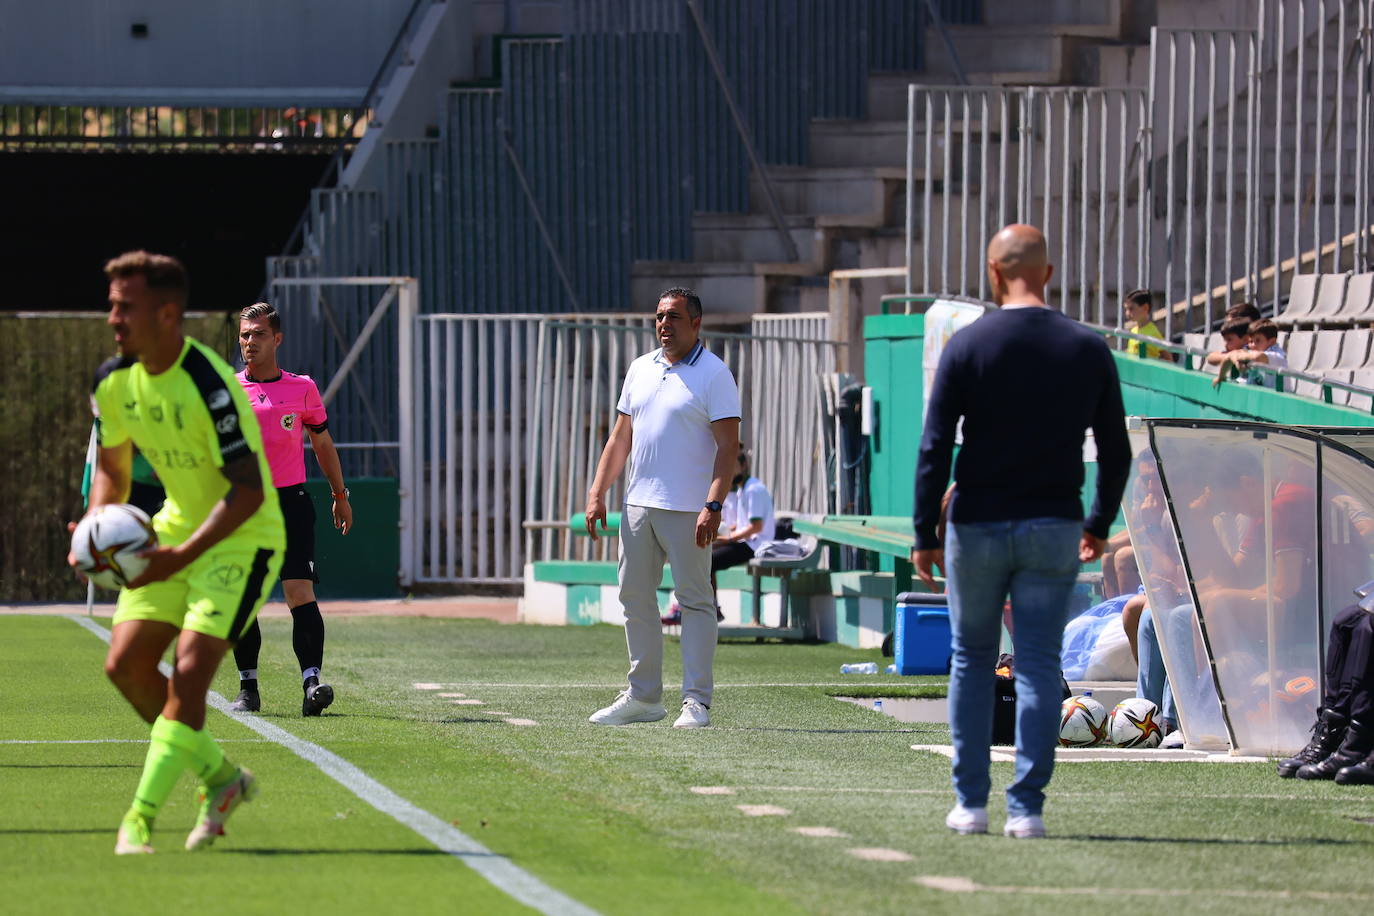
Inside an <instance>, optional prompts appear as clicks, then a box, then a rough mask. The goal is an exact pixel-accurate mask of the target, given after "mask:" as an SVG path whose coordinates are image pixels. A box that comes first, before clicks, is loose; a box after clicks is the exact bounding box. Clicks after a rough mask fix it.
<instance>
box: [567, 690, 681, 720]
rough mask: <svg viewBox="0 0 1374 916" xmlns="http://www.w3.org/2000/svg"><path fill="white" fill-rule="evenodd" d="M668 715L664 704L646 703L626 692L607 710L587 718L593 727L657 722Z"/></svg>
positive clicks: (599, 710) (600, 710)
mask: <svg viewBox="0 0 1374 916" xmlns="http://www.w3.org/2000/svg"><path fill="white" fill-rule="evenodd" d="M666 715H668V712H667V710H665V709H664V708H663V704H662V703H645V702H644V701H642V700H636V699H635V698H634V697H632V696H630V691H628V690H626V691H625V692H623V693H621V694H620V696H618V697H616V699H615V702H614V703H612V704H611V705H610V706H607V707H606V708H605V709H598V710H597V711H596V712H594V713H592V714H591V715H590V716H588V717H587V721H588V722H590V723H592V724H593V725H630V724H631V723H634V722H657V721H658V720H659V719H662V718H663V717H664V716H666Z"/></svg>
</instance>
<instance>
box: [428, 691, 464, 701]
mask: <svg viewBox="0 0 1374 916" xmlns="http://www.w3.org/2000/svg"><path fill="white" fill-rule="evenodd" d="M435 696H436V697H443V698H444V699H449V700H451V699H453V698H454V697H465V696H467V694H466V693H436V694H435Z"/></svg>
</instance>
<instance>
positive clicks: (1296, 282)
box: [1274, 274, 1317, 327]
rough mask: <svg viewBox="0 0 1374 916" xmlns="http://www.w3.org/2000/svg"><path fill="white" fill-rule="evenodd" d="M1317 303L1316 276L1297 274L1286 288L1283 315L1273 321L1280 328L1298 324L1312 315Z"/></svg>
mask: <svg viewBox="0 0 1374 916" xmlns="http://www.w3.org/2000/svg"><path fill="white" fill-rule="evenodd" d="M1316 302H1317V275H1316V274H1298V275H1297V276H1295V277H1293V284H1292V286H1290V287H1289V288H1288V304H1287V305H1285V306H1284V307H1283V313H1282V314H1280V315H1279V316H1278V317H1277V318H1275V319H1274V323H1275V324H1278V325H1279V326H1280V327H1283V326H1292V325H1294V324H1298V323H1299V322H1301V321H1303V320H1304V319H1306V318H1308V317H1309V316H1310V315H1311V314H1312V308H1313V306H1314V305H1316Z"/></svg>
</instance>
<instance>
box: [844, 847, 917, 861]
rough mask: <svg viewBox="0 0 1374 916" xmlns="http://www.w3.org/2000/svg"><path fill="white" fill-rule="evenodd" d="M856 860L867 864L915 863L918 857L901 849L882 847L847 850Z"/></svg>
mask: <svg viewBox="0 0 1374 916" xmlns="http://www.w3.org/2000/svg"><path fill="white" fill-rule="evenodd" d="M845 852H847V853H849V854H850V855H851V856H853V857H854V858H856V859H863V860H864V861H865V862H913V861H915V859H916V857H915V856H913V855H912V854H911V853H909V852H902V851H901V850H900V849H885V848H884V847H882V846H860V847H858V848H856V849H846V850H845Z"/></svg>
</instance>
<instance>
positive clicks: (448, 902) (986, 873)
mask: <svg viewBox="0 0 1374 916" xmlns="http://www.w3.org/2000/svg"><path fill="white" fill-rule="evenodd" d="M98 622H100V623H102V624H104V625H108V620H100V621H98ZM328 626H329V645H328V652H327V659H326V662H327V665H326V669H325V672H326V675H327V680H329V681H330V682H332V683H333V684H334V685H335V688H336V690H337V692H338V700H337V701H336V703H335V705H334V707H332V708H331V709H330V711H329V714H327V715H325V716H323V717H321V718H318V719H302V718H301V717H300V689H299V686H298V676H297V674H296V673H295V670H294V658H293V657H292V655H291V649H290V642H291V640H290V630H289V627H290V621H288V620H276V619H273V620H267V621H264V623H263V630H264V639H265V648H264V652H263V661H262V667H261V670H262V689H263V699H264V708H263V712H262V718H263V719H264V720H265V721H268V722H271V723H274V724H275V725H277V726H280V727H281V728H283V729H286V730H287V731H289V732H290V733H292V734H293V735H295V736H297V737H299V738H301V739H304V740H305V741H308V742H312V743H314V744H317V745H319V746H320V747H323V748H325V749H327V750H329V751H331V752H333V753H335V754H337V755H339V756H340V757H342V758H344V759H345V760H347V761H348V762H350V763H352V764H354V765H355V766H357V767H358V768H360V769H361V770H362V771H363V772H365V773H366V774H367V775H368V776H370V777H372V778H373V779H374V780H376V781H378V782H379V783H381V784H383V785H384V786H386V787H387V788H389V789H391V790H392V791H394V792H395V793H396V794H398V795H400V796H401V797H403V798H404V799H406V800H408V801H409V802H411V803H412V804H413V805H415V806H418V807H419V808H421V809H423V810H425V811H427V812H430V813H431V814H433V815H435V816H436V817H437V818H439V819H440V820H442V821H443V822H446V823H448V824H452V825H454V826H456V827H457V828H458V829H459V830H461V831H463V832H464V833H466V834H467V835H469V836H470V837H472V838H474V839H475V840H477V841H478V842H480V843H482V844H484V845H485V846H486V847H488V848H489V849H490V850H491V851H492V852H493V853H495V854H496V855H499V856H504V857H507V858H508V859H509V860H510V861H511V862H512V863H513V864H514V865H515V866H517V867H518V868H520V869H523V870H524V871H525V872H528V873H529V874H531V875H533V876H534V877H536V878H537V879H538V880H539V881H541V882H543V883H544V884H546V885H547V886H549V887H551V888H553V889H555V890H557V891H558V892H559V893H561V894H563V895H566V896H567V897H568V898H571V899H572V900H575V901H577V902H578V903H580V904H582V905H584V906H585V907H588V908H590V909H592V910H596V911H598V912H602V913H608V914H609V913H623V914H657V913H683V914H694V916H701V914H732V913H741V914H746V913H747V914H753V913H767V914H773V913H836V914H839V913H855V912H863V913H865V914H888V913H891V914H898V913H913V912H924V913H960V914H964V913H968V914H981V913H990V914H991V913H996V914H1005V913H1017V912H1054V913H1056V914H1061V913H1101V912H1105V911H1110V912H1111V913H1113V914H1118V913H1137V912H1138V913H1157V912H1160V911H1162V910H1166V909H1173V908H1186V910H1187V911H1188V912H1190V913H1237V912H1245V913H1280V912H1291V911H1292V910H1293V908H1294V907H1295V906H1305V907H1311V906H1314V905H1315V906H1316V907H1319V908H1320V909H1321V911H1322V912H1335V913H1344V912H1349V913H1356V912H1367V909H1368V901H1369V900H1370V899H1371V898H1374V869H1371V868H1370V863H1371V862H1374V824H1371V822H1374V790H1371V789H1365V788H1343V787H1340V786H1336V785H1334V784H1331V783H1322V784H1308V783H1303V782H1299V781H1296V780H1280V779H1278V778H1277V777H1276V776H1275V775H1274V770H1273V767H1272V766H1271V765H1269V764H1245V763H1235V764H1230V763H1225V764H1207V763H1162V762H1156V763H1129V762H1110V763H1073V764H1063V765H1061V766H1060V767H1058V768H1057V769H1056V772H1055V779H1054V783H1053V784H1052V786H1051V792H1050V801H1049V804H1048V807H1047V809H1046V822H1047V825H1048V827H1049V830H1050V832H1051V838H1050V839H1048V840H1046V841H1044V842H1026V841H1022V842H1016V841H1012V840H1007V839H1004V838H1002V837H1001V836H1000V835H996V834H994V835H991V836H986V837H953V836H951V835H950V834H949V833H948V832H947V831H946V830H945V829H944V826H943V817H944V814H945V812H946V811H947V810H948V808H949V806H950V805H951V804H952V794H951V792H950V789H949V761H948V760H947V759H946V758H944V757H941V756H938V755H935V754H931V753H924V752H916V751H912V750H911V749H910V746H911V745H912V744H944V743H947V742H948V731H947V729H946V728H945V727H944V726H942V725H922V724H916V725H912V724H908V723H902V722H898V721H897V720H895V719H892V718H889V717H886V716H882V715H879V714H877V713H874V712H872V711H871V710H868V709H864V708H861V707H858V706H854V705H851V704H847V703H841V702H837V701H836V700H834V699H832V698H831V697H830V696H829V694H831V693H840V692H843V690H842V688H841V687H839V686H836V685H842V684H851V683H852V684H853V685H854V692H856V693H858V692H863V691H870V692H873V691H874V688H875V687H876V685H895V684H897V683H901V685H902V686H903V687H907V688H910V687H911V686H912V685H913V684H915V685H917V686H920V685H935V686H938V684H939V681H938V680H936V679H923V680H918V679H914V678H907V679H901V680H900V682H899V680H898V679H896V678H893V677H890V676H882V675H879V676H876V677H852V676H841V675H839V674H838V673H837V672H838V669H839V665H840V664H841V663H842V662H846V661H859V660H869V659H873V660H876V659H877V655H876V653H874V652H856V651H855V650H852V649H846V648H844V647H841V646H834V645H801V646H798V645H757V644H753V643H747V644H740V643H737V644H725V645H722V646H721V647H720V649H719V652H718V655H717V668H716V676H717V681H718V684H719V687H718V690H717V695H716V702H715V704H714V708H713V710H712V715H713V718H714V721H715V726H714V727H712V728H710V729H705V730H700V731H684V730H677V729H673V728H671V727H669V725H670V723H671V720H672V713H671V712H670V716H669V719H667V720H665V721H663V722H660V723H656V724H653V725H636V726H630V727H627V728H619V729H616V728H600V727H596V726H593V725H590V724H588V723H587V722H586V717H587V715H588V714H590V713H591V712H592V711H593V710H595V709H597V708H598V707H600V706H602V705H604V704H605V703H607V702H609V701H610V700H611V699H613V698H614V696H615V693H616V690H617V688H618V685H619V684H620V683H621V679H622V677H623V673H624V668H625V650H624V639H623V634H622V633H621V631H619V630H618V629H615V628H612V627H606V626H597V627H587V628H577V627H572V628H543V627H526V626H509V625H499V624H495V623H489V622H484V621H463V620H432V619H393V618H347V619H339V620H331V621H329V623H328ZM104 653H105V645H104V644H103V643H102V642H100V640H99V639H97V638H96V637H95V636H94V635H92V634H91V633H90V632H88V631H86V630H84V629H82V628H81V627H79V626H77V625H76V624H74V623H73V622H71V621H69V620H66V619H63V618H60V617H37V616H27V617H25V616H7V617H0V672H3V675H0V888H3V894H0V896H2V897H3V900H0V911H3V912H5V913H7V914H18V913H44V914H51V913H81V914H87V913H110V914H125V913H127V914H140V916H142V914H153V913H179V912H188V913H194V912H204V911H207V910H209V909H211V908H213V909H215V910H219V911H222V912H232V913H235V914H236V916H237V914H252V913H274V914H276V913H283V912H303V913H313V914H320V916H325V914H329V916H334V914H352V913H369V914H371V913H392V912H396V913H401V912H404V913H416V914H423V913H483V914H485V913H515V912H529V910H527V909H526V908H525V907H524V906H522V905H521V904H519V903H517V902H515V901H514V900H513V899H512V898H511V897H509V896H508V895H506V894H505V893H503V892H502V891H501V890H499V889H497V888H496V887H494V886H493V885H492V884H491V883H489V882H488V881H487V880H486V879H484V878H483V877H482V876H481V875H479V874H478V873H477V872H475V871H473V870H472V869H470V868H468V867H467V866H466V865H465V864H464V863H463V862H462V861H460V860H459V859H457V858H455V857H453V856H451V855H448V854H445V853H443V852H441V851H439V850H437V849H436V848H435V847H434V846H433V845H432V844H431V843H430V842H429V841H427V840H425V839H424V838H423V837H422V836H420V835H419V834H417V833H415V832H414V831H412V830H411V829H410V828H408V827H406V826H404V825H403V824H401V823H399V822H398V821H397V820H395V819H393V818H392V817H391V816H388V815H387V814H384V813H381V812H380V811H378V810H376V809H374V808H373V807H371V806H369V805H368V803H367V802H365V801H363V800H362V799H360V798H359V797H357V796H356V795H354V794H353V793H351V792H350V791H349V790H348V789H347V788H345V787H344V786H343V785H341V784H339V783H338V782H335V781H334V780H333V779H331V778H329V777H328V776H326V775H325V774H324V773H322V772H321V771H320V770H319V769H318V768H317V767H316V766H315V765H314V764H312V763H310V762H307V761H306V760H304V759H302V758H301V757H299V756H297V755H296V754H295V753H293V752H292V751H291V750H289V749H288V748H286V747H284V746H282V745H280V744H277V743H273V742H270V741H267V740H265V739H264V738H262V737H261V736H259V735H258V734H257V733H255V732H253V731H251V730H250V729H248V728H247V727H245V726H243V725H241V724H239V723H238V722H236V721H234V720H232V719H230V718H229V717H227V716H226V715H224V714H222V713H220V712H216V711H211V713H210V719H209V726H210V728H211V730H212V731H213V732H214V734H215V735H216V736H217V737H218V738H220V739H222V740H223V741H224V742H225V748H226V750H227V751H228V752H229V754H230V756H231V758H232V759H234V760H235V761H240V762H242V763H245V764H247V765H248V766H250V767H252V768H253V769H254V770H255V771H256V772H257V774H258V777H259V780H260V784H261V788H262V791H261V795H260V797H259V798H258V799H257V800H256V801H254V802H253V803H251V804H248V805H245V806H244V807H243V808H241V809H240V810H239V813H237V814H236V815H235V817H234V819H233V820H232V821H231V822H230V824H229V828H228V831H229V832H228V836H226V837H225V838H223V839H221V840H220V841H219V842H218V843H217V844H216V845H215V847H214V848H213V849H211V850H209V851H207V852H205V853H200V854H195V855H192V854H190V853H186V852H184V851H183V850H182V848H181V844H182V841H183V840H184V838H185V834H186V832H187V831H188V830H189V829H190V827H191V824H192V818H193V815H194V805H193V799H192V793H193V786H192V784H191V780H190V778H189V777H183V780H182V783H181V784H180V785H179V786H178V789H177V792H176V793H175V794H174V796H173V800H172V802H171V804H170V805H169V806H168V808H167V809H166V810H165V812H164V813H163V815H162V816H161V817H160V818H159V820H158V823H157V825H156V830H155V834H154V845H155V846H156V847H157V850H158V852H157V854H156V855H154V856H150V857H146V858H145V857H139V858H116V857H115V856H114V855H113V854H112V849H113V846H114V833H115V828H116V827H117V825H118V822H119V818H120V815H121V814H122V813H123V811H124V810H125V808H126V806H127V805H128V802H129V799H130V796H131V794H132V792H133V789H134V785H135V783H136V781H137V778H138V773H139V768H140V767H141V765H142V760H143V754H144V749H145V746H144V743H143V742H144V740H145V739H146V736H147V730H146V727H145V726H143V724H142V723H141V722H139V721H138V720H137V718H136V717H135V715H134V714H133V712H132V710H130V709H129V708H128V706H127V705H126V704H125V703H124V701H123V700H122V699H121V698H120V697H119V696H118V695H117V694H116V692H115V690H114V688H113V687H112V686H111V685H110V684H109V683H108V682H106V680H105V678H104V675H103V673H102V671H101V662H102V659H103V657H104ZM676 655H677V648H676V642H675V640H669V645H668V650H667V657H668V660H669V661H668V678H669V682H670V683H673V682H675V681H679V682H680V669H679V667H678V665H677V659H676ZM231 667H232V665H229V666H225V668H224V669H223V670H222V671H221V674H220V677H219V679H218V680H217V682H216V685H215V687H216V690H218V691H219V692H220V693H222V694H225V695H226V696H229V697H232V696H233V694H234V692H235V690H236V684H235V681H234V674H233V672H232V671H231V670H230V668H231ZM417 683H420V684H442V685H444V686H443V687H441V688H438V689H419V688H417V687H416V686H415V685H416V684H417ZM669 691H670V695H669V699H670V706H671V700H672V698H673V697H675V696H676V693H675V688H672V687H670V688H669ZM906 692H907V693H912V692H918V693H919V692H921V691H910V690H908V691H906ZM441 693H452V694H464V696H462V697H441V696H439V694H441ZM456 700H477V701H479V702H480V705H479V704H477V703H458V702H455V701H456ZM493 713H503V715H496V714H493ZM506 719H526V720H532V721H533V722H535V723H537V724H533V725H515V724H509V723H507V722H506V721H505V720H506ZM1010 771H1011V767H1010V765H1009V764H994V765H993V781H994V801H993V810H992V821H993V825H992V826H993V829H994V831H1000V827H1001V822H1002V817H1003V810H1002V805H1001V799H1000V794H999V793H1000V789H1001V788H1002V787H1004V786H1005V784H1006V781H1007V779H1008V778H1009V774H1010ZM694 787H698V788H700V787H725V788H728V789H730V790H732V792H733V794H703V793H698V792H693V791H692V790H693V788H694ZM741 805H744V806H773V808H772V809H773V810H775V811H782V812H785V813H774V814H771V815H762V816H750V815H749V814H746V813H745V812H744V811H742V810H741V809H740V808H739V807H738V806H741ZM801 827H824V828H829V832H830V833H831V834H840V835H829V836H812V835H806V834H803V833H799V832H797V828H801ZM855 850H860V851H862V850H878V851H879V852H878V853H869V855H876V856H878V858H876V859H874V858H863V857H861V856H860V855H858V854H856V852H855Z"/></svg>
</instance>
